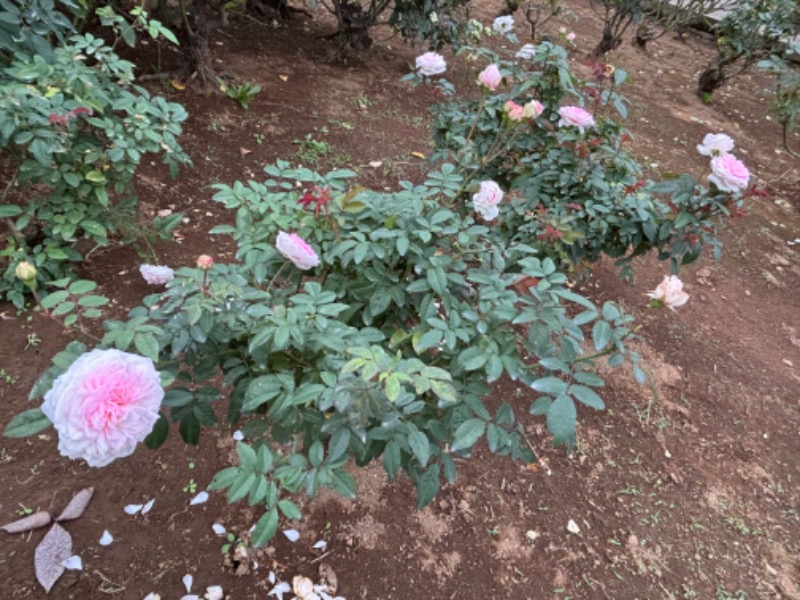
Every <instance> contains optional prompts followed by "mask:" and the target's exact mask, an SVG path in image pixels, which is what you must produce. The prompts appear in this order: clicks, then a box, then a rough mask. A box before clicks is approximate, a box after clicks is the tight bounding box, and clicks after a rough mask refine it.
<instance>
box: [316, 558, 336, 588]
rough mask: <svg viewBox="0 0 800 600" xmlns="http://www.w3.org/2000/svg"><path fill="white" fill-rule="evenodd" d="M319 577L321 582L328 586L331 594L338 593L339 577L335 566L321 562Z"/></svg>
mask: <svg viewBox="0 0 800 600" xmlns="http://www.w3.org/2000/svg"><path fill="white" fill-rule="evenodd" d="M319 579H320V581H319V582H320V583H321V584H322V585H324V586H325V587H326V588H328V593H329V594H335V593H336V590H337V589H338V587H339V578H338V577H336V571H334V570H333V567H331V566H330V565H329V564H328V563H326V562H323V563H320V564H319Z"/></svg>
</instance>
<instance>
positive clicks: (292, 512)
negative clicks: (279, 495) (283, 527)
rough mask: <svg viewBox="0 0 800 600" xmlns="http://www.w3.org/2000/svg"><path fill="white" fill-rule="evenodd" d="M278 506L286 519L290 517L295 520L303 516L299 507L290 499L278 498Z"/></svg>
mask: <svg viewBox="0 0 800 600" xmlns="http://www.w3.org/2000/svg"><path fill="white" fill-rule="evenodd" d="M278 508H280V509H281V512H282V513H283V514H284V516H285V517H286V518H287V519H292V520H293V521H297V520H298V519H300V518H302V516H303V515H302V513H301V512H300V509H299V508H297V505H296V504H295V503H294V502H292V501H291V500H280V501H279V502H278Z"/></svg>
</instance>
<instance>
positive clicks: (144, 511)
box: [142, 498, 156, 515]
mask: <svg viewBox="0 0 800 600" xmlns="http://www.w3.org/2000/svg"><path fill="white" fill-rule="evenodd" d="M155 503H156V499H155V498H153V499H152V500H150V502H148V503H147V504H145V505H144V506H143V507H142V514H143V515H146V514H147V513H149V512H150V509H151V508H153V504H155Z"/></svg>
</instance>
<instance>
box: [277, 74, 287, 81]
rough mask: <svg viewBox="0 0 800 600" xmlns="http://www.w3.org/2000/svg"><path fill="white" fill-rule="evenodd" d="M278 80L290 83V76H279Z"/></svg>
mask: <svg viewBox="0 0 800 600" xmlns="http://www.w3.org/2000/svg"><path fill="white" fill-rule="evenodd" d="M278 78H279V79H280V80H281V81H289V76H288V75H278Z"/></svg>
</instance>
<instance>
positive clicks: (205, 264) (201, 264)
mask: <svg viewBox="0 0 800 600" xmlns="http://www.w3.org/2000/svg"><path fill="white" fill-rule="evenodd" d="M213 266H214V259H213V258H211V257H210V256H209V255H208V254H201V255H200V256H198V257H197V268H198V269H202V270H203V271H208V270H209V269H210V268H211V267H213Z"/></svg>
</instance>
